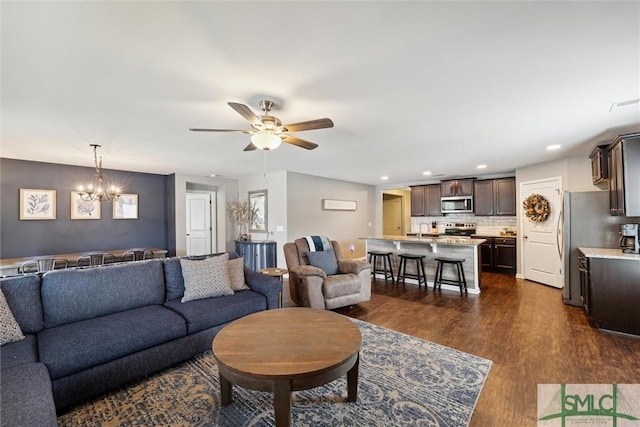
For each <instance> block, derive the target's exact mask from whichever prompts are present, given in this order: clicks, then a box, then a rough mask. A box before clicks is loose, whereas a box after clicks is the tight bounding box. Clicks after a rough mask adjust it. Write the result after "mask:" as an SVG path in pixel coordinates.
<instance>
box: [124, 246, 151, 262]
mask: <svg viewBox="0 0 640 427" xmlns="http://www.w3.org/2000/svg"><path fill="white" fill-rule="evenodd" d="M145 259H153V251H152V250H151V249H148V248H145V249H142V248H137V249H129V250H128V251H126V252H125V253H123V254H122V261H123V262H129V261H142V260H145Z"/></svg>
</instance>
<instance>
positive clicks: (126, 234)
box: [0, 158, 168, 258]
mask: <svg viewBox="0 0 640 427" xmlns="http://www.w3.org/2000/svg"><path fill="white" fill-rule="evenodd" d="M94 174H95V169H94V168H86V167H78V166H68V165H60V164H53V163H42V162H31V161H24V160H14V159H4V158H3V159H0V258H17V257H28V256H36V255H52V254H61V253H70V252H71V253H73V252H86V251H108V250H110V249H126V248H135V247H160V248H166V247H167V243H168V242H167V235H168V233H167V228H168V226H167V214H166V209H167V203H166V191H167V188H166V187H167V177H166V176H164V175H155V174H145V173H135V172H125V171H112V170H105V174H106V175H107V176H108V178H109V179H110V180H111V181H112V182H113V183H114V184H118V185H119V186H120V187H121V188H122V189H123V192H124V193H135V194H138V219H137V220H135V219H127V220H122V219H120V220H114V219H112V204H111V203H110V202H102V203H101V205H102V206H101V219H99V220H71V207H70V201H71V190H72V189H73V188H75V187H76V186H77V185H78V184H80V183H83V182H85V183H86V182H88V181H89V180H90V179H91V178H92V177H93V175H94ZM20 188H34V189H49V190H56V199H57V200H56V206H57V209H56V219H55V220H46V221H20V219H19V197H20Z"/></svg>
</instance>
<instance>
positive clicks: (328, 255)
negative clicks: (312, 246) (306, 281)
mask: <svg viewBox="0 0 640 427" xmlns="http://www.w3.org/2000/svg"><path fill="white" fill-rule="evenodd" d="M307 256H308V257H309V264H311V265H313V266H314V267H318V268H321V269H323V270H324V272H325V273H327V275H329V276H331V275H334V274H337V273H338V261H336V254H334V253H333V249H327V250H326V251H317V252H307Z"/></svg>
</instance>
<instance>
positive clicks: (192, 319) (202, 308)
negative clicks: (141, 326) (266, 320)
mask: <svg viewBox="0 0 640 427" xmlns="http://www.w3.org/2000/svg"><path fill="white" fill-rule="evenodd" d="M165 306H166V307H169V308H170V309H172V310H175V311H176V312H177V313H180V315H181V316H183V317H184V318H185V319H186V320H187V333H188V334H193V333H195V332H198V331H201V330H204V329H207V328H211V327H213V326H216V325H220V324H223V323H227V322H230V321H232V320H235V319H238V318H240V317H242V316H246V315H247V314H251V313H254V312H257V311H261V310H266V309H267V300H266V298H265V296H264V295H262V294H259V293H257V292H253V291H238V292H236V293H235V294H234V295H233V296H225V297H218V298H205V299H199V300H196V301H189V302H187V303H181V302H180V300H171V301H167V302H166V303H165Z"/></svg>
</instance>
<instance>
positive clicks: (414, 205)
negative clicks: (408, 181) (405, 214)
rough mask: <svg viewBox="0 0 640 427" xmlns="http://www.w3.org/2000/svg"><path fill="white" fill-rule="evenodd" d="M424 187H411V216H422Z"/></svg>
mask: <svg viewBox="0 0 640 427" xmlns="http://www.w3.org/2000/svg"><path fill="white" fill-rule="evenodd" d="M424 187H425V186H424V185H419V186H417V187H411V216H424Z"/></svg>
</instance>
